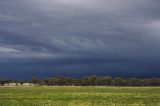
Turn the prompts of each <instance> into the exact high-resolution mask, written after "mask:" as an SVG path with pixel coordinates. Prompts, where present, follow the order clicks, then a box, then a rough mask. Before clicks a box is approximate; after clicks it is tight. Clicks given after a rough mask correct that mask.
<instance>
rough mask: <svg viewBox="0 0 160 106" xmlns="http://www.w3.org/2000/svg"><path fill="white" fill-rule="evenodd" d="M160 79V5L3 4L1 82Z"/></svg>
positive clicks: (158, 0) (148, 0) (88, 0)
mask: <svg viewBox="0 0 160 106" xmlns="http://www.w3.org/2000/svg"><path fill="white" fill-rule="evenodd" d="M57 75H58V76H59V75H60V76H71V77H80V76H84V75H102V76H103V75H111V76H141V77H150V76H160V0H0V78H18V79H28V78H31V77H32V76H39V77H48V76H57Z"/></svg>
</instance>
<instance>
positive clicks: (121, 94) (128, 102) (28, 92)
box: [0, 86, 160, 106]
mask: <svg viewBox="0 0 160 106" xmlns="http://www.w3.org/2000/svg"><path fill="white" fill-rule="evenodd" d="M0 106H160V88H159V87H58V86H57V87H47V86H46V87H27V86H26V87H0Z"/></svg>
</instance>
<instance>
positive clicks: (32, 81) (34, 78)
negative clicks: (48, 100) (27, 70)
mask: <svg viewBox="0 0 160 106" xmlns="http://www.w3.org/2000/svg"><path fill="white" fill-rule="evenodd" d="M39 82H40V80H39V79H38V78H37V77H32V80H31V83H33V84H39Z"/></svg>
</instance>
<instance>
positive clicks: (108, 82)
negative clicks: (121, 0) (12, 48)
mask: <svg viewBox="0 0 160 106" xmlns="http://www.w3.org/2000/svg"><path fill="white" fill-rule="evenodd" d="M10 83H16V85H19V84H20V85H23V84H24V83H30V84H34V85H38V86H43V85H46V86H160V78H122V77H117V78H112V77H110V76H104V77H97V76H87V77H83V78H69V77H51V78H46V79H39V78H38V77H33V78H32V79H31V80H0V85H1V86H4V85H8V86H9V84H10Z"/></svg>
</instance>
